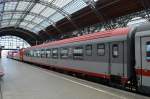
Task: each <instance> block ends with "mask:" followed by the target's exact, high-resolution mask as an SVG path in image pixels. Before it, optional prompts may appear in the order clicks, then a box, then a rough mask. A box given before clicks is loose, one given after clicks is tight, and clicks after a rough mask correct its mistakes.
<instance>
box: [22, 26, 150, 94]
mask: <svg viewBox="0 0 150 99" xmlns="http://www.w3.org/2000/svg"><path fill="white" fill-rule="evenodd" d="M21 51H22V54H20V55H21V57H20V58H21V60H23V61H26V62H30V63H36V64H41V65H45V66H50V67H54V68H58V69H62V70H64V71H72V72H75V73H79V74H84V75H88V76H92V77H97V78H100V79H104V80H106V81H108V82H109V83H115V84H117V85H122V86H124V87H126V86H127V85H131V86H133V87H136V88H137V90H138V91H140V92H142V93H147V94H150V24H144V25H140V26H135V27H127V28H118V29H114V30H109V31H103V32H97V33H93V34H88V35H84V36H80V37H74V38H69V39H64V40H59V41H54V42H50V43H47V44H42V45H37V46H33V47H30V48H27V49H24V50H21Z"/></svg>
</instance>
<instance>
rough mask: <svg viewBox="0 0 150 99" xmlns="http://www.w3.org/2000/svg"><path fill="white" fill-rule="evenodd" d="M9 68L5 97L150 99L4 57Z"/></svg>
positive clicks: (3, 89)
mask: <svg viewBox="0 0 150 99" xmlns="http://www.w3.org/2000/svg"><path fill="white" fill-rule="evenodd" d="M0 65H1V66H3V68H4V70H5V76H4V77H3V79H2V81H1V99H150V97H146V96H142V95H138V94H134V93H130V92H126V91H123V90H119V89H115V88H110V87H107V86H104V85H100V84H97V83H93V82H89V81H85V80H81V79H77V78H74V77H71V76H67V75H64V74H60V73H56V72H53V71H49V70H45V69H41V68H38V67H35V66H32V65H29V64H26V63H21V62H18V61H15V60H11V59H6V58H4V59H1V60H0Z"/></svg>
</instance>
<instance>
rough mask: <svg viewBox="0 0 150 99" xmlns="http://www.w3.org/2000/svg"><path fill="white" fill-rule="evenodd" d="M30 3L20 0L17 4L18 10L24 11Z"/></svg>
mask: <svg viewBox="0 0 150 99" xmlns="http://www.w3.org/2000/svg"><path fill="white" fill-rule="evenodd" d="M28 5H29V2H24V1H20V2H19V4H18V6H17V10H19V11H24V10H25V9H27V7H28Z"/></svg>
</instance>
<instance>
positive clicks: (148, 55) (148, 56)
mask: <svg viewBox="0 0 150 99" xmlns="http://www.w3.org/2000/svg"><path fill="white" fill-rule="evenodd" d="M146 60H147V61H148V62H150V42H147V43H146Z"/></svg>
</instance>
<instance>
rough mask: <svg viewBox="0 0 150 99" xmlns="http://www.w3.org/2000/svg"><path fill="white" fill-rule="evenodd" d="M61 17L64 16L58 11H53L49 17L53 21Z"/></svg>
mask: <svg viewBox="0 0 150 99" xmlns="http://www.w3.org/2000/svg"><path fill="white" fill-rule="evenodd" d="M63 18H64V16H63V15H61V14H60V13H58V12H57V13H55V14H54V15H52V16H50V19H51V20H53V21H54V22H57V21H59V20H61V19H63Z"/></svg>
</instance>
